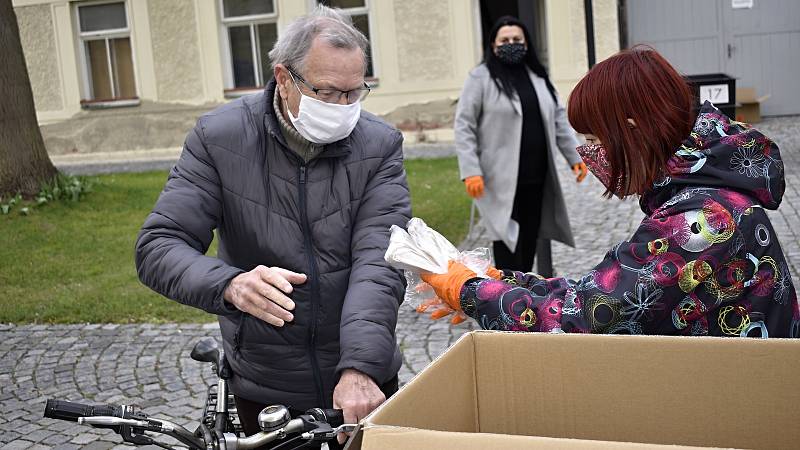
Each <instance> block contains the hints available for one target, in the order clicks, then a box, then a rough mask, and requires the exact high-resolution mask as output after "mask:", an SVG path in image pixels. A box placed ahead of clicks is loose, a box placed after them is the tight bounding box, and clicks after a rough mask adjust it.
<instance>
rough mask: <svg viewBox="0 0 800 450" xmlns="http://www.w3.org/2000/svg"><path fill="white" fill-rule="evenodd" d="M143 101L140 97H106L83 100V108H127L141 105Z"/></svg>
mask: <svg viewBox="0 0 800 450" xmlns="http://www.w3.org/2000/svg"><path fill="white" fill-rule="evenodd" d="M141 103H142V102H141V100H139V97H133V98H118V99H105V100H81V108H83V109H109V108H126V107H129V106H139V105H140V104H141Z"/></svg>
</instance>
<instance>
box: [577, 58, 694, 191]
mask: <svg viewBox="0 0 800 450" xmlns="http://www.w3.org/2000/svg"><path fill="white" fill-rule="evenodd" d="M692 106H693V100H692V92H691V90H690V88H689V85H688V84H687V83H686V81H685V80H684V78H683V77H682V76H681V75H680V74H679V73H678V72H677V71H676V70H675V69H674V68H673V67H672V66H671V65H670V64H669V62H667V60H666V59H664V57H663V56H661V55H660V54H659V53H658V52H656V51H655V50H653V48H651V47H647V46H636V47H633V48H632V49H630V50H623V51H621V52H619V53H617V54H616V55H614V56H612V57H610V58H608V59H606V60H605V61H603V62H601V63H598V64H597V65H596V66H594V67H593V68H592V70H590V71H589V73H587V74H586V76H584V77H583V79H581V80H580V81H579V82H578V84H577V85H576V86H575V89H573V90H572V94H571V95H570V97H569V107H568V108H567V113H568V114H569V121H570V123H571V124H572V126H573V128H575V131H577V132H579V133H583V134H587V133H589V134H593V135H595V136H597V137H598V139H600V142H602V143H603V146H604V147H605V148H606V153H607V156H608V160H609V164H610V166H611V167H610V168H611V180H610V181H611V182H610V183H609V185H610V186H622V187H623V195H631V194H639V195H641V194H643V193H645V192H647V191H648V190H649V189H651V188H652V186H653V182H655V181H656V180H657V179H658V178H659V177H660V176H662V175H663V173H664V171H665V169H666V166H667V160H668V159H669V158H670V156H672V154H673V153H675V149H676V148H677V147H678V146H679V145H680V143H681V142H682V141H683V140H684V139H686V138H687V137H688V136H689V133H690V132H691V131H692V126H693V125H694V119H695V115H694V112H693V109H692ZM629 118H630V119H633V121H634V122H635V123H636V125H635V128H634V127H632V126H631V125H630V123H629V122H628V119H629ZM618 183H621V184H618ZM610 195H611V193H610V192H608V191H606V196H610Z"/></svg>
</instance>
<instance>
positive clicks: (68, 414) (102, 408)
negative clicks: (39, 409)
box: [44, 398, 121, 422]
mask: <svg viewBox="0 0 800 450" xmlns="http://www.w3.org/2000/svg"><path fill="white" fill-rule="evenodd" d="M120 412H121V411H120V408H119V407H118V406H114V405H84V404H82V403H75V402H68V401H65V400H56V399H52V398H51V399H49V400H47V403H46V404H45V406H44V416H45V417H47V418H50V419H58V420H67V421H70V422H77V421H78V417H89V416H116V417H121V414H120Z"/></svg>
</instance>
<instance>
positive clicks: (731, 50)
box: [728, 44, 735, 59]
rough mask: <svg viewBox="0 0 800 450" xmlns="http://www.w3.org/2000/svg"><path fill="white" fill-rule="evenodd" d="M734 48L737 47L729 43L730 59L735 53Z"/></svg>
mask: <svg viewBox="0 0 800 450" xmlns="http://www.w3.org/2000/svg"><path fill="white" fill-rule="evenodd" d="M734 48H735V47H734V46H733V45H731V44H728V59H730V58H731V55H732V54H733V49H734Z"/></svg>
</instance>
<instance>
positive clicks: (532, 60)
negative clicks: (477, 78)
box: [483, 16, 558, 103]
mask: <svg viewBox="0 0 800 450" xmlns="http://www.w3.org/2000/svg"><path fill="white" fill-rule="evenodd" d="M505 26H517V27H520V28H522V33H523V34H524V35H525V43H526V44H527V45H528V51H527V53H525V60H524V63H525V65H526V66H527V67H528V68H529V69H531V71H532V72H533V73H535V74H536V75H538V76H539V77H541V78H544V82H545V83H546V84H547V89H548V90H549V91H550V96H551V97H553V102H555V103H558V100H557V98H556V89H555V88H554V87H553V83H551V82H550V77H549V76H547V70H546V69H545V68H544V66H543V65H542V63H541V62H540V61H539V58H538V57H537V56H536V50H534V48H533V41H532V40H531V35H530V33H528V29H527V28H525V25H524V24H523V23H522V22H520V20H519V19H517V18H516V17H513V16H503V17H501V18H499V19H497V22H495V24H494V27H492V31H491V33H489V40H488V41H487V42H486V46H485V47H484V49H483V62H484V64H486V68H488V69H489V75H490V76H491V77H492V81H494V84H495V85H496V86H497V88H498V89H500V91H501V92H503V93H504V94H506V95H507V96H508V97H509V98H511V96H512V95H513V93H514V86H513V85H512V84H511V78H510V77H509V73H508V72H509V70H510V68H509V67H508V66H507V65H506V64H503V62H502V61H500V60H499V59H498V58H497V55H495V54H494V50H493V49H492V43H494V40H495V38H496V37H497V32H498V31H500V28H503V27H505Z"/></svg>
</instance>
